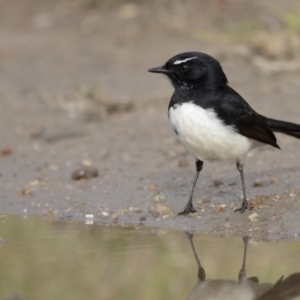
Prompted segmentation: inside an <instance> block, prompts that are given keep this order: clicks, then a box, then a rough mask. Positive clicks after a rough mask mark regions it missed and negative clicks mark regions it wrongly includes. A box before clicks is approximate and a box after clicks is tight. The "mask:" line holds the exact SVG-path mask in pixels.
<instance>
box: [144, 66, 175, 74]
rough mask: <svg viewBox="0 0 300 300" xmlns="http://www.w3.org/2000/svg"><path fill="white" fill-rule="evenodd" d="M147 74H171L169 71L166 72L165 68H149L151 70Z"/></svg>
mask: <svg viewBox="0 0 300 300" xmlns="http://www.w3.org/2000/svg"><path fill="white" fill-rule="evenodd" d="M148 72H151V73H162V74H168V73H171V71H169V70H167V69H166V68H165V66H161V67H157V68H151V69H149V70H148Z"/></svg>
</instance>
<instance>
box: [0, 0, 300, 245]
mask: <svg viewBox="0 0 300 300" xmlns="http://www.w3.org/2000/svg"><path fill="white" fill-rule="evenodd" d="M283 2H284V3H283ZM296 3H297V1H272V3H271V4H270V1H258V0H257V1H256V0H255V1H251V2H250V1H242V0H241V1H226V0H224V1H221V0H220V1H217V0H216V1H191V2H189V5H187V4H182V3H181V2H180V1H153V2H151V4H150V2H149V3H148V2H146V1H145V2H143V1H141V2H125V1H114V2H113V4H112V3H111V2H109V1H97V0H95V1H91V0H90V1H88V0H86V1H79V0H78V1H67V0H64V1H36V0H26V1H19V2H18V3H13V2H10V3H8V2H7V1H3V0H1V1H0V76H1V80H0V99H1V107H2V109H1V111H0V126H1V143H0V166H1V169H0V173H1V177H0V191H1V202H0V211H1V214H18V215H22V216H27V215H32V214H38V215H41V216H43V217H45V218H61V219H65V220H68V219H73V218H75V219H80V220H85V219H86V215H87V214H88V215H91V214H92V215H93V216H94V221H95V222H99V223H100V224H102V223H103V224H109V225H116V224H133V225H136V226H139V224H140V222H139V220H140V218H141V217H144V218H143V220H145V221H144V223H143V224H145V225H147V226H153V227H161V228H174V229H181V230H196V231H203V232H206V233H209V234H221V235H238V236H240V235H245V234H247V235H253V236H254V237H257V238H259V239H264V240H281V239H298V238H299V236H300V223H299V214H300V184H299V182H300V161H299V148H300V141H298V140H296V139H293V138H290V137H287V136H283V135H280V134H278V135H277V137H278V141H279V145H280V146H281V148H282V150H281V151H278V150H276V149H272V148H271V147H265V148H261V149H258V150H255V151H252V152H251V153H250V154H249V156H248V159H247V161H246V166H245V177H246V185H247V192H248V197H249V199H250V201H251V202H252V204H253V205H254V208H253V210H251V211H247V212H246V213H244V214H239V213H234V212H233V211H234V208H235V207H237V206H239V204H240V202H241V194H242V191H241V184H240V178H239V174H238V172H237V170H236V167H235V165H234V164H230V163H210V164H209V163H207V164H205V165H204V170H203V171H202V173H201V175H200V179H199V181H198V185H197V187H196V190H195V197H194V203H195V204H196V208H197V210H198V214H196V215H194V216H190V217H182V216H176V213H178V212H179V211H181V210H182V209H183V207H184V205H185V203H186V201H187V197H188V193H189V190H190V187H191V183H192V180H193V176H194V162H193V158H192V157H191V156H190V155H189V154H188V153H186V152H185V150H184V148H183V147H182V146H181V145H180V144H179V143H178V141H177V140H176V137H175V135H174V133H173V132H172V130H171V129H170V126H169V123H168V119H167V106H168V101H169V98H170V96H171V93H172V88H171V86H170V84H169V82H167V80H166V79H165V78H163V77H162V76H154V75H153V74H150V73H147V72H146V71H147V69H149V68H151V67H155V66H159V65H161V64H163V63H164V62H165V61H166V60H167V59H168V58H170V57H171V56H173V55H175V54H177V53H180V52H182V51H188V50H194V51H202V52H207V53H209V54H211V55H213V56H216V57H217V58H218V59H219V60H220V61H221V63H222V65H223V68H224V70H225V73H226V74H227V75H228V78H229V82H230V85H231V86H232V87H233V88H234V89H236V90H237V91H238V92H239V93H240V94H241V95H243V96H244V98H245V99H246V100H247V101H248V102H249V103H250V104H251V106H252V107H253V108H255V110H257V111H258V112H260V113H262V114H264V115H267V116H270V117H272V118H278V119H283V120H289V121H293V122H298V123H300V118H299V114H300V105H299V94H300V84H299V76H300V75H299V74H300V73H299V69H300V68H299V61H300V60H299V57H300V51H299V49H300V47H299V44H300V43H299V34H298V32H299V31H298V29H299V28H300V24H298V23H297V22H296V21H294V19H295V20H297V19H296V18H295V15H296V13H295V12H299V7H297V5H296ZM299 15H300V13H299ZM293 18H294V19H293ZM295 22H296V23H295ZM297 26H299V28H298V27H297ZM82 166H88V167H94V168H96V169H97V170H98V177H95V178H92V179H89V180H73V179H72V173H73V172H74V171H75V170H76V169H78V168H81V167H82ZM254 213H256V214H257V215H253V214H254ZM250 216H251V217H250ZM249 217H250V218H249Z"/></svg>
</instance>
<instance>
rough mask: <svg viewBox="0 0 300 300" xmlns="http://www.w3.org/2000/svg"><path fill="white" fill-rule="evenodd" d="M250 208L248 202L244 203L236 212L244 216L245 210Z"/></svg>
mask: <svg viewBox="0 0 300 300" xmlns="http://www.w3.org/2000/svg"><path fill="white" fill-rule="evenodd" d="M248 208H249V204H248V201H246V202H243V203H242V206H241V207H240V208H237V209H235V210H234V212H237V211H240V212H241V214H242V213H244V212H245V210H246V209H248Z"/></svg>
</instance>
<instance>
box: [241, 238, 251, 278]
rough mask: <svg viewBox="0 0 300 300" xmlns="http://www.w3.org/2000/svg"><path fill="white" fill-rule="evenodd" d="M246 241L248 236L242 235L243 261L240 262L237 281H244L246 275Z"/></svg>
mask: <svg viewBox="0 0 300 300" xmlns="http://www.w3.org/2000/svg"><path fill="white" fill-rule="evenodd" d="M248 241H249V238H248V237H247V236H244V237H243V242H244V256H243V263H242V268H241V270H240V273H239V281H240V282H241V281H244V280H246V279H247V276H246V259H247V248H248Z"/></svg>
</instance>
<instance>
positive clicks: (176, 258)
mask: <svg viewBox="0 0 300 300" xmlns="http://www.w3.org/2000/svg"><path fill="white" fill-rule="evenodd" d="M193 242H194V249H195V255H196V256H195V255H194V254H193V251H192V247H191V243H190V241H189V239H188V236H187V235H186V234H185V233H184V232H180V231H168V230H164V229H150V228H145V227H141V228H139V229H134V228H132V227H123V228H122V227H104V226H99V225H95V224H90V225H85V224H84V223H82V222H75V221H71V222H62V221H46V220H43V219H40V218H35V217H30V218H27V219H24V218H21V217H17V216H1V217H0V270H1V272H0V299H1V300H2V299H4V300H17V299H22V300H23V299H24V300H27V299H28V300H35V299H36V300H42V299H47V300H48V299H64V300H68V299H72V300H77V299H78V300H79V299H80V300H82V299H90V300H93V299H143V300H144V299H145V300H153V299H189V300H191V299H219V298H218V296H217V295H216V294H214V295H213V296H211V295H210V294H209V293H212V292H213V293H215V292H216V293H217V292H218V291H219V292H220V291H221V296H220V299H225V298H224V293H226V294H227V295H229V294H228V293H230V292H234V293H237V294H238V296H237V298H234V296H231V297H230V299H261V300H271V299H300V298H295V297H296V296H297V295H300V275H299V274H296V275H293V276H292V277H288V276H290V275H292V274H295V273H297V272H300V242H289V243H266V242H261V241H254V240H253V239H252V240H251V239H250V240H249V243H248V255H247V260H246V275H247V277H248V278H250V277H252V280H250V281H249V280H244V281H242V282H241V283H238V277H239V273H240V270H241V267H242V260H243V253H244V242H243V240H242V239H240V238H219V237H210V236H207V235H203V234H199V233H195V234H194V237H193ZM197 257H198V259H199V261H200V264H201V265H199V266H198V264H197V262H196V259H197ZM202 267H203V269H202ZM204 273H205V274H206V276H205V284H203V282H204ZM283 275H284V276H285V277H284V279H283V281H282V282H278V284H277V285H276V286H275V287H273V288H272V289H271V287H272V286H271V285H260V286H259V285H258V284H257V282H256V281H257V280H256V277H257V278H259V282H260V283H264V282H269V283H272V284H274V283H276V282H277V281H278V280H279V279H280V278H281V276H283ZM208 279H212V280H215V279H222V280H225V279H226V280H232V281H226V282H225V281H208ZM285 279H286V280H285ZM284 280H285V281H284ZM233 281H235V282H233ZM224 283H226V284H225V285H223V284H224ZM210 285H211V286H212V287H211V288H210V290H209V291H208V292H207V291H206V290H205V289H206V288H207V287H209V286H210ZM223 286H224V287H225V289H227V288H230V289H231V290H230V291H228V290H227V291H226V292H224V291H223V290H222V288H223ZM194 287H195V289H194ZM193 289H194V290H193ZM263 289H266V290H269V293H272V292H273V293H274V294H271V296H270V295H269V296H268V295H267V296H268V297H266V296H265V298H262V297H259V296H255V297H254V296H253V295H254V293H255V292H256V293H259V291H262V290H263ZM266 290H264V292H266ZM283 292H285V293H286V294H282V295H285V296H283V297H281V298H280V297H278V295H280V293H283ZM206 293H208V294H206ZM240 293H242V294H240ZM289 293H293V297H294V298H288V297H287V295H288V294H289ZM209 295H210V296H209ZM249 295H250V296H249ZM251 295H252V296H251ZM203 297H204V298H203ZM228 299H229V298H228Z"/></svg>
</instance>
